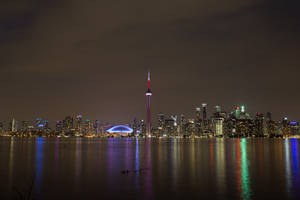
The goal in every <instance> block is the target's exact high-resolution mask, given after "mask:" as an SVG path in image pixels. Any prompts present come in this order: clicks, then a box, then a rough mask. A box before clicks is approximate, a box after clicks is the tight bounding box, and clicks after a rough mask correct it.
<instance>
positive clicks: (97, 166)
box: [0, 138, 300, 199]
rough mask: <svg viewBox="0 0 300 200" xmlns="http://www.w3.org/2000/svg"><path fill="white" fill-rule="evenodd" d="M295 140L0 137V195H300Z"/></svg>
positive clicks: (15, 196)
mask: <svg viewBox="0 0 300 200" xmlns="http://www.w3.org/2000/svg"><path fill="white" fill-rule="evenodd" d="M299 143H300V140H298V139H259V138H258V139H246V138H243V139H221V138H220V139H160V140H159V139H147V140H145V139H136V138H107V139H100V138H99V139H95V138H94V139H85V138H50V139H48V138H36V139H34V138H29V139H24V138H23V139H22V138H0V163H1V165H0V177H1V179H0V199H20V198H18V193H19V194H22V195H31V199H96V198H97V199H100V198H103V199H120V198H123V199H165V198H168V199H182V198H185V199H187V198H188V199H200V198H202V199H266V198H268V199H270V198H274V199H299V198H300V171H299V165H300V159H299V151H300V148H299ZM32 183H33V184H32ZM30 185H32V187H33V189H32V194H30V192H29V191H30Z"/></svg>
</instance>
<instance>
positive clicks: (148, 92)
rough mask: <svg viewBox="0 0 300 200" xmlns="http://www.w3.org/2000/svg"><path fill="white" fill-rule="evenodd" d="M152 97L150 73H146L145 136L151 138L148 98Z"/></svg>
mask: <svg viewBox="0 0 300 200" xmlns="http://www.w3.org/2000/svg"><path fill="white" fill-rule="evenodd" d="M151 95H152V92H151V90H150V72H148V89H147V91H146V96H147V121H146V136H147V137H151V115H150V111H151V107H150V97H151Z"/></svg>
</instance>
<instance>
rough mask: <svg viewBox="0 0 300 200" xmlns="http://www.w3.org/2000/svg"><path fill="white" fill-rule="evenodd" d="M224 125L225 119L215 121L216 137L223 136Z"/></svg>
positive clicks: (219, 118)
mask: <svg viewBox="0 0 300 200" xmlns="http://www.w3.org/2000/svg"><path fill="white" fill-rule="evenodd" d="M223 123H224V118H222V117H218V118H214V119H213V124H214V135H215V136H218V137H219V136H223V135H224V133H223V129H224V128H223Z"/></svg>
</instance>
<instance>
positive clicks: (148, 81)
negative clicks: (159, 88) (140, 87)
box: [148, 70, 151, 89]
mask: <svg viewBox="0 0 300 200" xmlns="http://www.w3.org/2000/svg"><path fill="white" fill-rule="evenodd" d="M150 82H151V80H150V70H149V71H148V89H150Z"/></svg>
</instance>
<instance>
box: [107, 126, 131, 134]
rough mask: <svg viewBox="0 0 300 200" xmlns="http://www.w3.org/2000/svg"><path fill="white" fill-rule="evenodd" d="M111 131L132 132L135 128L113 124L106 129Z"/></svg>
mask: <svg viewBox="0 0 300 200" xmlns="http://www.w3.org/2000/svg"><path fill="white" fill-rule="evenodd" d="M106 131H107V132H109V133H132V132H133V130H132V128H130V127H129V126H125V125H117V126H113V127H111V128H110V129H108V130H106Z"/></svg>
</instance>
